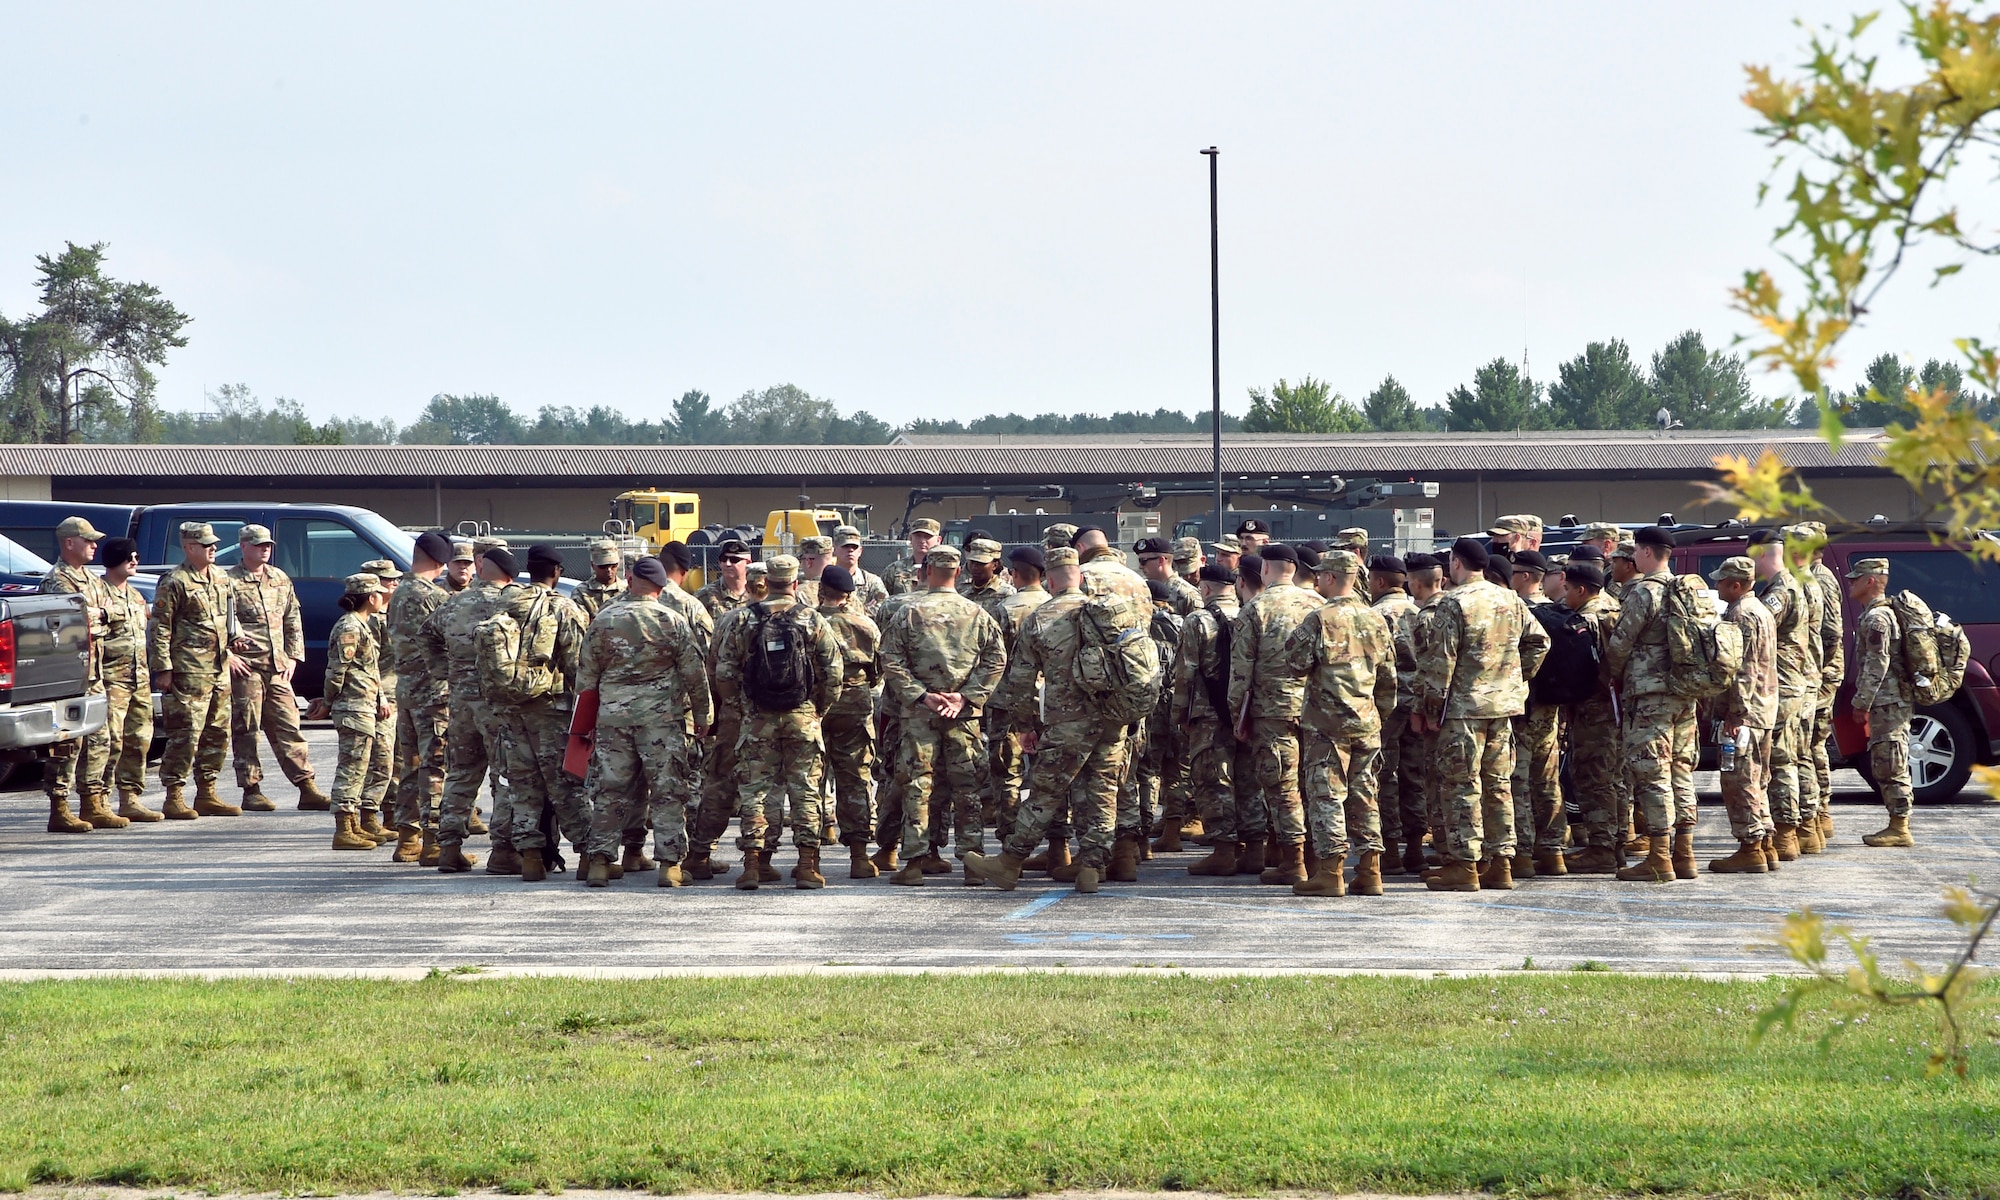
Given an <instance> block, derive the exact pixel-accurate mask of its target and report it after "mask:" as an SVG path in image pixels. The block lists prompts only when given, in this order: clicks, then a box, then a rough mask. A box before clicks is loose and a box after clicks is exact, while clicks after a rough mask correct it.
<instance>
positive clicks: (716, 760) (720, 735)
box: [683, 542, 783, 883]
mask: <svg viewBox="0 0 2000 1200" xmlns="http://www.w3.org/2000/svg"><path fill="white" fill-rule="evenodd" d="M724 545H725V546H727V545H728V543H724ZM735 547H736V550H737V551H740V552H741V553H742V554H743V555H744V556H745V558H744V561H743V563H742V566H741V570H742V577H743V588H744V591H743V593H742V599H741V602H740V603H734V604H729V605H727V606H726V607H721V608H720V609H719V611H718V612H717V615H716V618H715V637H714V638H713V639H711V640H710V642H709V645H708V652H707V656H706V661H707V664H708V677H709V679H711V680H713V679H714V678H715V669H716V660H715V653H716V648H717V647H718V646H720V645H721V644H722V643H723V642H724V641H725V640H727V639H728V637H729V631H730V628H731V627H732V626H733V625H735V624H736V623H738V622H740V621H742V620H744V619H745V618H747V617H749V616H750V615H751V606H752V605H753V604H755V603H756V602H757V601H759V600H762V599H763V598H764V597H765V596H766V595H767V594H768V593H767V590H766V583H765V579H766V571H767V570H768V568H767V567H766V565H765V564H764V563H761V562H756V563H753V562H750V561H748V557H747V556H748V554H749V550H748V548H747V547H744V546H743V543H741V542H737V543H735ZM732 553H733V552H732V551H730V550H727V549H726V550H725V551H724V555H723V557H724V561H725V563H727V562H728V560H729V558H730V556H731V554H732ZM707 591H708V589H707V588H703V589H702V592H703V593H704V594H706V593H707ZM697 598H704V597H697ZM704 607H707V605H706V603H704ZM742 735H743V704H742V697H741V696H725V695H722V694H721V693H720V691H717V693H716V695H715V728H714V730H713V731H711V733H710V736H709V738H708V744H707V745H706V746H704V747H703V748H702V759H701V804H700V807H699V808H697V809H696V811H695V816H694V821H693V827H692V828H691V829H690V830H689V835H690V837H691V839H692V840H691V842H690V843H689V847H688V857H687V860H686V862H685V863H684V864H683V870H684V871H685V872H686V874H687V877H688V878H689V879H697V880H707V879H713V878H715V865H714V862H713V857H712V856H713V854H714V851H715V843H716V840H717V839H719V838H720V837H721V836H722V834H723V832H724V831H725V830H726V829H728V828H729V819H730V818H731V817H732V816H734V815H735V813H736V797H737V792H738V790H739V788H740V787H741V785H742V778H741V775H740V774H739V772H738V771H737V756H736V750H737V743H738V742H739V741H740V740H742ZM779 817H780V819H779V820H778V821H775V822H771V824H775V825H778V826H782V825H783V820H782V817H783V814H782V812H781V813H780V814H779ZM725 870H726V868H725ZM777 881H778V873H777V872H776V871H771V872H769V873H768V874H767V876H766V877H765V879H764V880H763V882H765V883H776V882H777Z"/></svg>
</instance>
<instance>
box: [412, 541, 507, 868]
mask: <svg viewBox="0 0 2000 1200" xmlns="http://www.w3.org/2000/svg"><path fill="white" fill-rule="evenodd" d="M514 573H515V572H514V555H513V553H512V552H511V551H507V550H503V549H498V548H495V549H492V550H488V551H487V552H486V553H484V554H482V555H480V557H479V562H478V576H477V578H475V579H474V580H473V582H472V583H471V584H469V585H468V586H467V587H466V589H465V590H464V591H462V592H459V593H457V594H456V595H454V596H452V598H451V599H449V600H447V601H445V602H444V604H442V605H440V606H439V607H438V609H437V611H436V612H433V613H432V614H431V615H430V616H429V617H428V618H427V619H425V621H424V623H423V625H422V626H421V627H420V630H419V632H420V635H421V636H422V638H423V643H424V646H425V648H426V650H427V651H428V652H429V654H430V656H431V658H432V661H434V662H442V663H444V664H445V678H446V680H447V682H448V686H449V693H450V725H449V726H448V727H447V729H446V732H445V746H446V751H447V754H448V760H447V767H446V770H445V778H444V797H443V800H442V802H441V805H440V808H439V812H438V870H439V871H440V872H443V873H445V874H454V873H457V872H461V871H469V870H471V869H472V868H473V867H474V866H475V865H477V863H478V859H476V858H475V857H473V856H472V855H470V854H467V853H465V851H464V848H463V847H464V844H465V839H466V836H467V835H468V834H469V833H470V832H471V824H472V809H473V806H474V805H475V804H476V803H477V802H478V799H479V789H480V785H482V784H483V783H485V781H486V775H487V772H488V770H489V769H492V768H494V767H495V766H496V765H497V764H500V763H504V762H505V761H506V755H507V752H506V749H505V748H504V747H503V746H501V744H500V739H501V737H502V736H503V735H504V730H505V726H504V724H503V723H502V722H500V721H499V720H497V719H496V718H495V717H494V715H493V713H492V711H491V709H490V707H489V706H488V705H487V703H486V700H485V698H484V696H483V695H482V694H481V692H480V685H479V661H478V656H477V651H476V647H475V646H474V644H473V629H474V628H475V627H476V626H478V624H479V623H480V622H481V621H484V620H485V619H486V618H488V617H490V616H492V615H494V614H495V613H497V612H499V611H501V610H502V609H505V608H509V607H511V605H512V602H513V600H514V599H515V598H517V597H518V596H519V595H520V594H521V587H520V585H519V584H517V583H515V582H514ZM495 784H496V786H495V788H494V793H493V824H492V826H491V831H492V836H493V857H494V858H497V859H499V860H500V864H499V870H498V871H497V872H495V871H494V868H493V867H492V866H491V865H489V866H488V868H487V870H488V872H489V873H498V874H502V875H511V874H514V873H515V872H516V871H519V870H520V869H521V867H520V857H519V855H517V854H515V852H514V848H513V845H512V844H511V842H509V841H508V839H509V837H510V836H511V834H512V830H513V824H512V801H511V798H510V797H509V796H508V795H507V789H506V787H505V786H504V784H502V783H501V782H500V781H499V780H498V779H496V780H495Z"/></svg>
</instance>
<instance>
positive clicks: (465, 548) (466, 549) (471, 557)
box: [451, 541, 479, 562]
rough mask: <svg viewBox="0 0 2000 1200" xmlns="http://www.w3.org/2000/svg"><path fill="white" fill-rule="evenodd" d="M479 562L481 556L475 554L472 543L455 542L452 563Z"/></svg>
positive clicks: (452, 550)
mask: <svg viewBox="0 0 2000 1200" xmlns="http://www.w3.org/2000/svg"><path fill="white" fill-rule="evenodd" d="M478 560H479V556H478V555H477V554H475V553H473V551H472V543H471V542H460V541H454V542H453V543H452V544H451V561H453V562H477V561H478Z"/></svg>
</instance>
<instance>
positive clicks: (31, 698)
mask: <svg viewBox="0 0 2000 1200" xmlns="http://www.w3.org/2000/svg"><path fill="white" fill-rule="evenodd" d="M89 678H90V621H89V618H88V617H87V616H86V615H85V614H84V610H83V597H81V596H75V595H68V594H61V593H58V594H52V595H39V594H33V593H10V594H8V595H5V596H0V778H4V777H5V776H6V775H10V774H12V773H13V771H14V768H15V766H16V765H18V764H21V763H28V762H36V761H39V760H43V759H47V758H51V757H53V756H54V754H55V753H56V750H55V748H56V747H59V746H63V745H65V744H66V743H71V742H75V741H78V740H80V739H81V738H83V737H85V736H86V735H88V734H92V733H96V732H97V731H98V730H100V729H102V728H104V722H105V720H106V719H107V713H108V710H107V709H106V707H105V701H104V697H103V696H86V695H85V694H84V692H85V691H86V689H87V688H88V686H89Z"/></svg>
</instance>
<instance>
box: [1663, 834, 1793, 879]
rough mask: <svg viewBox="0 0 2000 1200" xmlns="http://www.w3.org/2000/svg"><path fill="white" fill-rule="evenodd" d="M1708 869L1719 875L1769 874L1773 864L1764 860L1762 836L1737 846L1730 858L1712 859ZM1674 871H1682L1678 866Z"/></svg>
mask: <svg viewBox="0 0 2000 1200" xmlns="http://www.w3.org/2000/svg"><path fill="white" fill-rule="evenodd" d="M1708 869H1709V870H1711V871H1713V872H1715V873H1716V874H1717V875H1765V874H1769V873H1770V870H1771V866H1770V864H1769V863H1767V862H1765V861H1764V839H1763V837H1762V836H1758V837H1754V838H1751V839H1750V840H1749V841H1747V842H1744V843H1743V844H1741V845H1739V846H1738V847H1736V853H1734V854H1732V855H1730V856H1729V857H1728V858H1717V859H1711V860H1710V861H1709V864H1708ZM1674 873H1675V874H1679V873H1680V871H1679V868H1678V867H1676V868H1675V872H1674Z"/></svg>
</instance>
